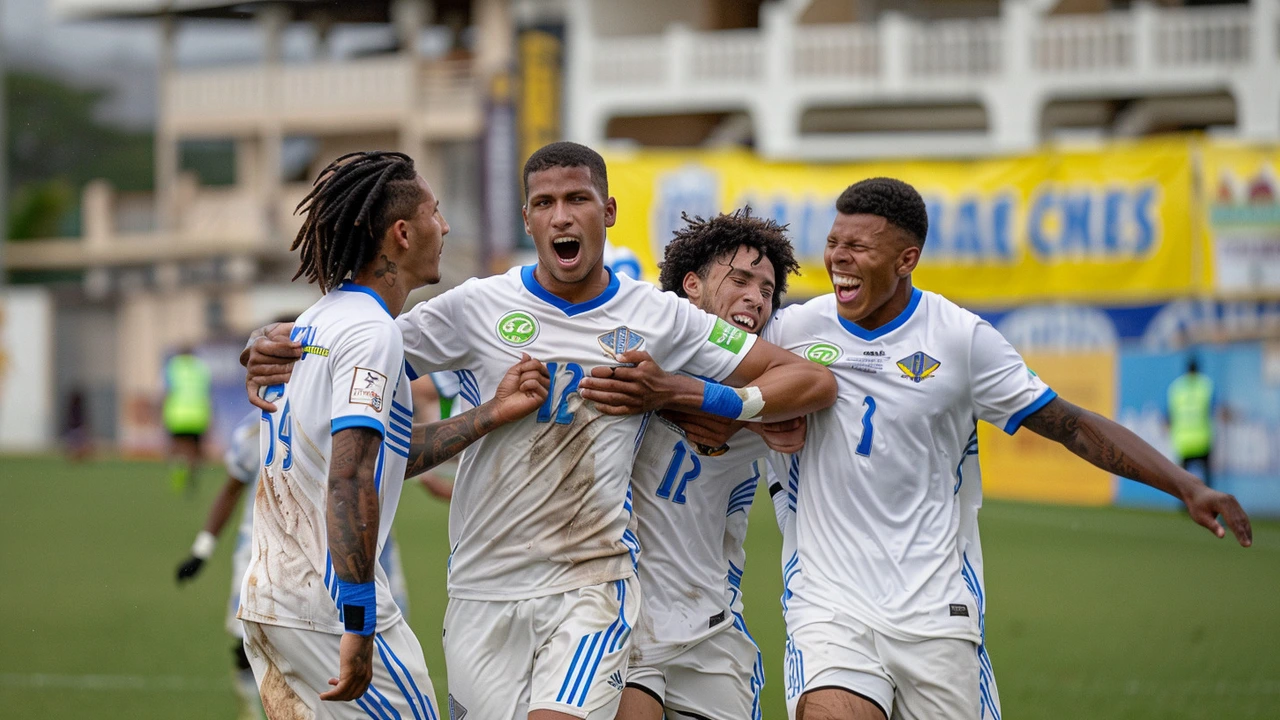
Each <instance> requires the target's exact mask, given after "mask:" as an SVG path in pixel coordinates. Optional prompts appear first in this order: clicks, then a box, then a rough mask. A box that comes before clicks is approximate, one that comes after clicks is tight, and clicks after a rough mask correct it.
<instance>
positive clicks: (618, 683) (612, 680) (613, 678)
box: [606, 670, 622, 690]
mask: <svg viewBox="0 0 1280 720" xmlns="http://www.w3.org/2000/svg"><path fill="white" fill-rule="evenodd" d="M606 682H608V683H609V687H611V688H613V689H614V690H622V671H621V670H614V671H613V674H612V675H610V676H609V679H608V680H607V681H606Z"/></svg>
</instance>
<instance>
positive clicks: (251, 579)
mask: <svg viewBox="0 0 1280 720" xmlns="http://www.w3.org/2000/svg"><path fill="white" fill-rule="evenodd" d="M310 505H311V503H310V502H309V501H307V500H306V499H305V498H303V497H301V496H300V495H299V493H298V491H297V490H296V488H295V487H294V485H293V481H292V480H291V479H290V478H288V477H287V476H284V475H273V474H272V473H271V472H269V471H268V470H266V469H264V470H263V471H262V473H261V474H260V476H259V480H258V492H257V496H256V497H255V499H254V508H253V512H254V523H253V531H254V535H255V543H256V548H257V557H255V558H254V561H253V563H252V564H251V566H250V568H249V574H248V579H247V580H246V589H247V591H248V592H247V593H246V595H245V597H244V598H243V600H242V604H243V605H244V607H246V608H247V609H249V610H250V611H251V612H253V613H255V614H257V615H260V616H262V618H263V619H274V618H275V617H276V615H277V614H278V613H280V612H281V611H291V614H292V613H297V612H299V611H300V610H301V608H304V607H306V606H307V605H308V604H310V602H311V598H310V593H309V592H307V591H306V588H311V587H315V585H314V583H313V582H312V580H313V578H312V576H313V575H316V574H317V573H319V572H321V571H320V569H319V568H320V567H322V565H320V566H318V565H317V563H323V557H324V552H323V547H324V539H325V535H323V534H321V533H322V532H323V531H324V528H323V526H320V527H317V526H316V524H315V522H314V521H313V519H312V516H313V515H316V514H318V513H317V511H316V510H315V509H314V508H311V507H309V506H310Z"/></svg>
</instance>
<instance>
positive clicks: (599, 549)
mask: <svg viewBox="0 0 1280 720" xmlns="http://www.w3.org/2000/svg"><path fill="white" fill-rule="evenodd" d="M567 401H568V402H569V410H570V411H571V412H572V414H573V422H572V423H570V424H568V425H559V424H556V423H550V424H549V425H548V426H547V428H546V429H545V430H544V431H543V432H542V433H540V434H539V435H538V436H537V437H535V438H534V440H533V446H532V447H531V448H530V457H531V459H532V460H533V466H534V468H535V469H539V470H542V472H543V473H544V474H543V477H548V476H550V478H551V479H552V481H553V482H554V483H555V487H553V488H548V490H549V492H548V494H547V495H546V509H545V514H544V518H545V519H546V521H547V523H548V525H549V527H548V532H549V535H548V536H547V538H546V539H547V540H548V547H547V549H548V550H550V552H549V553H548V559H550V560H553V561H557V562H569V563H574V564H578V563H583V562H588V561H592V560H596V559H605V558H613V557H616V556H618V555H619V554H622V553H625V552H626V549H625V548H624V547H622V545H621V543H620V542H619V541H618V538H615V537H611V535H612V534H615V533H610V532H607V531H608V530H609V528H610V526H611V525H612V524H613V523H614V521H615V520H616V519H617V516H618V507H616V506H615V505H614V504H613V503H610V502H607V499H606V498H603V497H600V494H599V492H598V491H597V487H596V486H597V482H598V480H599V478H598V477H597V476H596V440H597V438H599V437H600V435H601V433H602V432H604V430H605V429H606V427H607V426H608V424H609V423H611V422H615V420H614V418H612V417H610V416H607V415H604V414H603V413H601V412H600V411H599V410H597V409H596V407H595V405H594V404H593V403H589V402H586V401H584V400H583V399H582V397H581V396H579V395H578V394H577V393H573V394H571V395H570V396H569V397H568V400H567ZM535 472H536V470H535ZM616 534H617V535H619V536H620V535H621V531H620V530H619V532H618V533H616ZM605 574H608V571H606V573H605Z"/></svg>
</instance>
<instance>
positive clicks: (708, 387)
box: [702, 382, 742, 420]
mask: <svg viewBox="0 0 1280 720" xmlns="http://www.w3.org/2000/svg"><path fill="white" fill-rule="evenodd" d="M702 412H704V413H708V414H711V415H719V416H720V417H723V418H729V419H730V420H737V419H738V416H739V415H741V414H742V398H741V397H740V396H739V395H738V392H737V391H736V390H734V389H733V388H731V387H725V386H724V385H721V384H720V383H713V382H709V383H704V384H703V386H702Z"/></svg>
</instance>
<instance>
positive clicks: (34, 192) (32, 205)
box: [9, 178, 76, 240]
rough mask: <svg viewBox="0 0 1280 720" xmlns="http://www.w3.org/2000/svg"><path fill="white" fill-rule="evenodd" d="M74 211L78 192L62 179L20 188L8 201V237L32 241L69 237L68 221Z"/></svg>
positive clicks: (25, 185)
mask: <svg viewBox="0 0 1280 720" xmlns="http://www.w3.org/2000/svg"><path fill="white" fill-rule="evenodd" d="M75 208H76V193H75V190H74V189H73V188H72V187H71V185H70V184H69V183H68V182H67V181H66V180H63V179H62V178H54V179H52V180H40V181H36V182H28V183H26V184H24V185H21V186H19V187H18V188H17V190H16V191H15V192H14V193H13V195H12V196H11V197H10V198H9V237H10V238H11V239H13V240H29V239H32V238H45V237H58V236H63V235H67V234H69V232H68V230H67V227H66V225H67V220H68V219H71V218H69V216H70V215H72V214H73V211H74V210H75Z"/></svg>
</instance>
